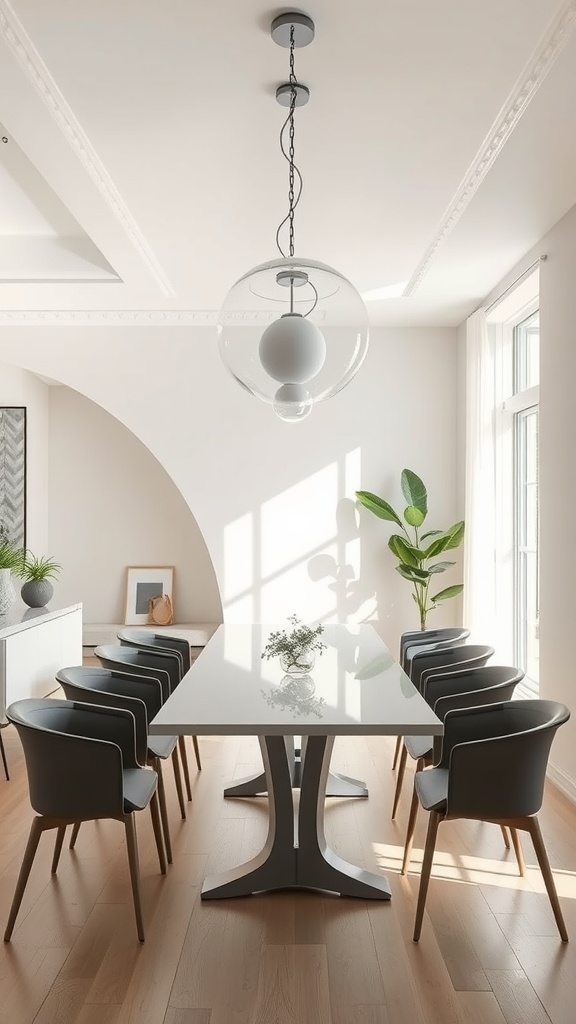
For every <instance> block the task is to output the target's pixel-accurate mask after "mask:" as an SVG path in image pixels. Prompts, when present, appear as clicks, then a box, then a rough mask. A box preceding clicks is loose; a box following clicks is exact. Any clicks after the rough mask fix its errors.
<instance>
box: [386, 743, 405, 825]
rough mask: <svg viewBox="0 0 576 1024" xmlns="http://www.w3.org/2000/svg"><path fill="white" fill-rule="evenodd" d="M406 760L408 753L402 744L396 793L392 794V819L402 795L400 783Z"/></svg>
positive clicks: (402, 779)
mask: <svg viewBox="0 0 576 1024" xmlns="http://www.w3.org/2000/svg"><path fill="white" fill-rule="evenodd" d="M407 760H408V751H407V750H406V747H405V746H404V744H402V753H401V754H400V762H399V764H398V777H397V779H396V791H395V793H394V803H393V804H392V814H391V815H390V817H391V818H392V819H394V818H395V817H396V811H397V810H398V804H399V803H400V796H401V795H402V783H403V781H404V772H405V771H406V761H407Z"/></svg>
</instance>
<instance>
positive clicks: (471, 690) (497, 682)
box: [400, 665, 524, 874]
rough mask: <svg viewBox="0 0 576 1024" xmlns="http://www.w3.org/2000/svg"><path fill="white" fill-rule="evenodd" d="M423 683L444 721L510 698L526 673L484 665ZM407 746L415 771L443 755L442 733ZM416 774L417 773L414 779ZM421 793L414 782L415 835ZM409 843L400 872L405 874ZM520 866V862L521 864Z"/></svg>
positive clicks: (409, 739) (408, 740)
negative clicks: (461, 710)
mask: <svg viewBox="0 0 576 1024" xmlns="http://www.w3.org/2000/svg"><path fill="white" fill-rule="evenodd" d="M425 676H426V677H425V679H424V680H423V684H422V696H423V697H424V700H425V701H426V702H427V703H428V704H429V705H430V707H431V708H432V709H433V711H434V714H435V715H437V717H438V718H439V719H440V721H442V722H443V721H444V719H445V718H446V715H447V714H448V712H449V711H453V710H454V709H455V708H471V707H481V706H482V705H486V704H496V703H499V702H500V703H501V702H503V701H506V700H511V699H512V698H513V696H514V690H515V688H516V686H517V685H518V683H519V682H521V680H522V679H523V678H524V672H522V670H521V669H517V668H515V667H513V666H510V665H483V666H480V667H477V668H464V669H459V670H456V671H453V672H438V673H434V672H427V673H426V674H425ZM404 746H405V747H406V750H407V753H408V756H409V757H411V758H412V759H413V760H414V761H416V772H420V771H422V770H423V769H424V768H426V767H428V766H429V765H431V764H433V763H434V762H435V761H439V760H440V757H441V754H442V736H434V737H433V736H405V737H404ZM415 779H416V775H415V776H414V782H415ZM418 807H419V804H418V795H417V793H416V787H415V785H414V787H413V791H412V803H411V805H410V815H409V818H408V834H410V835H413V834H414V828H415V823H416V817H417V814H418ZM502 835H503V838H504V843H505V845H506V847H507V848H509V847H510V843H509V841H508V834H507V832H506V829H505V828H503V829H502ZM512 840H513V844H514V849H515V851H516V856H518V850H517V842H516V835H515V833H512ZM406 851H407V844H406V845H405V847H404V860H403V862H402V870H401V872H400V873H401V874H405V873H406V866H407V852H406ZM518 866H519V867H521V865H520V862H519V864H518Z"/></svg>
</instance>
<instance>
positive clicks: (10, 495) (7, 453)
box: [0, 406, 26, 548]
mask: <svg viewBox="0 0 576 1024" xmlns="http://www.w3.org/2000/svg"><path fill="white" fill-rule="evenodd" d="M0 541H4V542H5V543H8V544H10V545H11V546H12V547H15V548H25V547H26V407H25V406H14V407H6V406H4V407H0Z"/></svg>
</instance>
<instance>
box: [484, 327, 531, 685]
mask: <svg viewBox="0 0 576 1024" xmlns="http://www.w3.org/2000/svg"><path fill="white" fill-rule="evenodd" d="M499 328H500V329H499V330H497V331H496V334H495V338H496V346H497V359H496V364H495V365H496V390H497V393H499V397H500V399H501V409H502V412H501V417H500V418H499V417H498V415H497V416H496V424H497V429H496V465H497V467H498V470H497V485H496V493H497V505H498V510H499V531H498V532H499V542H498V544H497V549H496V562H497V565H496V576H497V581H498V589H499V593H500V595H501V596H500V598H499V600H500V601H501V613H502V614H501V616H500V620H501V623H502V628H503V630H504V631H505V632H506V633H507V634H508V635H507V636H506V637H505V638H504V646H505V647H506V648H507V650H509V651H510V654H511V656H512V658H513V661H514V664H515V665H517V666H518V667H519V668H522V669H523V670H524V672H525V673H526V676H525V679H524V683H523V690H524V693H525V695H530V696H536V695H537V694H538V683H539V641H538V629H539V566H538V402H539V342H540V324H539V315H538V310H537V309H533V310H531V311H530V314H529V315H528V316H526V315H524V318H523V319H522V320H520V321H519V322H516V323H514V322H512V323H511V322H510V321H509V322H508V323H507V324H501V325H499Z"/></svg>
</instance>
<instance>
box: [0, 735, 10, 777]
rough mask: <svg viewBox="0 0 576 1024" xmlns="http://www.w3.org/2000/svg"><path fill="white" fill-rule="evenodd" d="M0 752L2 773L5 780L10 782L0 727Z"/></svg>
mask: <svg viewBox="0 0 576 1024" xmlns="http://www.w3.org/2000/svg"><path fill="white" fill-rule="evenodd" d="M0 754H1V755H2V764H3V765H4V775H5V776H6V782H10V772H9V771H8V761H7V760H6V749H5V747H4V740H3V739H2V730H1V729H0Z"/></svg>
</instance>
